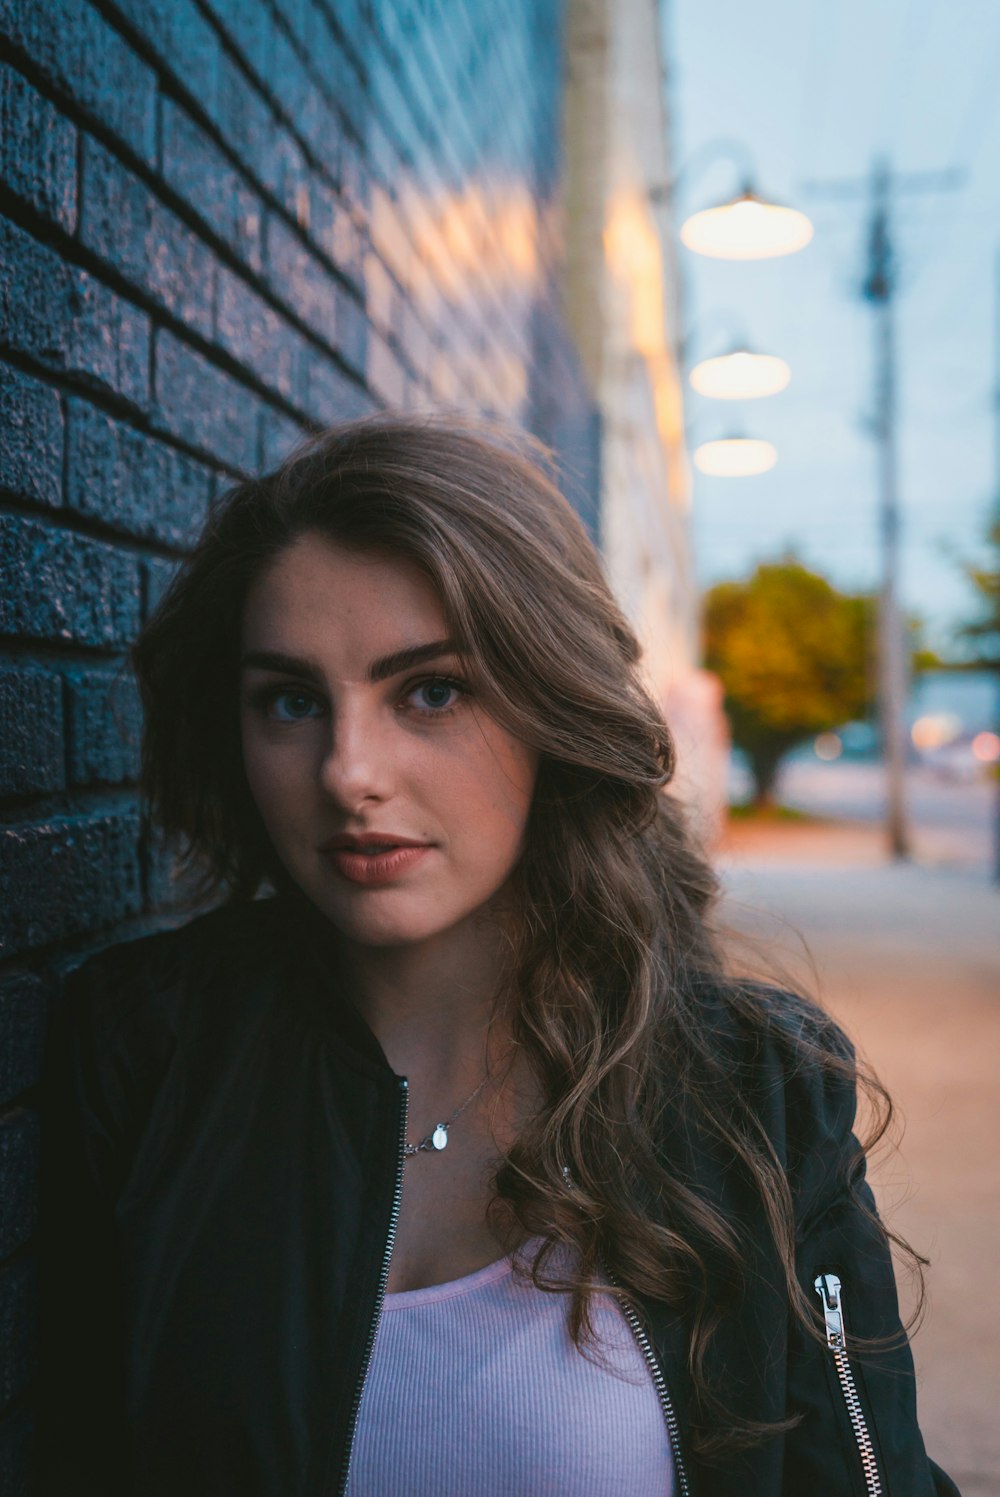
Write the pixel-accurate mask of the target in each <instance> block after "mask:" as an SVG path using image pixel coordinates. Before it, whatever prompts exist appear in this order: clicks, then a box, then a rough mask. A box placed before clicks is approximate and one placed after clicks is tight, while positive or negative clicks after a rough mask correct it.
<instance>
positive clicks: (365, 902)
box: [309, 887, 466, 947]
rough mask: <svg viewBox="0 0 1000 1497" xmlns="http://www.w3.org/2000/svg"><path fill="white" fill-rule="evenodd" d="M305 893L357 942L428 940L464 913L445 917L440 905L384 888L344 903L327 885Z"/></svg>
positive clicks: (381, 943) (391, 943)
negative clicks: (428, 905)
mask: <svg viewBox="0 0 1000 1497" xmlns="http://www.w3.org/2000/svg"><path fill="white" fill-rule="evenodd" d="M309 893H310V897H311V898H312V900H313V903H314V904H316V905H317V906H318V908H319V909H320V910H322V912H323V914H324V915H325V916H326V918H327V919H328V920H329V922H330V924H331V925H332V926H333V927H334V929H335V930H336V931H337V934H338V935H340V936H342V937H343V939H344V940H345V941H353V942H355V943H357V945H359V946H385V947H389V946H412V945H416V944H418V943H420V942H423V941H430V940H433V938H434V937H435V936H438V935H441V934H442V933H443V932H444V931H446V930H449V929H451V927H452V926H454V925H457V924H458V923H459V922H460V921H461V920H462V918H463V917H464V915H465V914H466V911H465V910H464V909H463V910H459V911H456V912H455V914H454V916H453V917H449V916H448V915H447V914H445V915H444V916H442V912H441V910H440V908H435V909H433V910H429V909H426V908H424V909H420V908H419V907H416V908H415V907H414V902H413V901H412V900H407V899H406V898H402V899H400V898H398V897H397V898H393V897H392V894H390V893H389V891H388V890H386V891H380V892H375V891H370V892H367V893H365V894H363V895H362V896H361V897H360V898H357V899H355V900H352V901H351V903H350V905H348V906H347V907H345V902H344V901H343V899H341V898H337V897H333V898H331V894H330V890H329V888H328V887H327V888H324V889H317V890H316V891H311V890H310V891H309ZM408 904H409V906H410V907H409V908H407V905H408Z"/></svg>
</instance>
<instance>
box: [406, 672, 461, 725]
mask: <svg viewBox="0 0 1000 1497" xmlns="http://www.w3.org/2000/svg"><path fill="white" fill-rule="evenodd" d="M465 694H466V688H465V686H464V685H463V684H462V682H461V681H453V680H451V679H450V678H449V677H447V676H431V677H429V678H428V679H427V680H426V681H420V682H418V684H417V685H416V686H414V687H412V688H411V690H410V692H409V697H410V699H413V698H416V701H415V702H414V706H415V707H416V709H417V711H418V712H425V713H427V715H428V716H431V715H435V716H442V715H443V714H444V713H445V712H450V711H452V709H453V708H455V707H457V706H458V700H459V698H460V697H462V696H464V695H465Z"/></svg>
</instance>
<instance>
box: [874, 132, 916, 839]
mask: <svg viewBox="0 0 1000 1497" xmlns="http://www.w3.org/2000/svg"><path fill="white" fill-rule="evenodd" d="M891 180H892V179H891V176H890V172H889V168H888V166H887V165H886V163H885V162H882V161H880V162H878V163H877V164H876V166H875V169H874V172H873V173H872V188H871V191H872V209H871V223H870V226H869V231H868V270H867V274H866V276H865V281H864V288H863V295H864V297H865V299H866V300H867V301H870V302H871V303H872V305H873V306H874V308H875V313H876V323H875V368H876V374H875V380H876V415H875V432H876V439H877V441H878V470H879V531H880V539H881V550H882V586H881V589H880V591H879V608H878V645H879V648H878V682H879V690H878V699H879V718H880V727H881V734H882V758H883V762H884V764H885V831H886V838H887V841H888V843H889V851H890V853H891V854H892V856H893V857H894V858H907V857H909V855H910V839H909V836H908V833H907V826H906V793H905V784H906V693H907V687H908V684H909V682H908V671H907V660H906V648H905V645H904V634H903V631H904V624H903V618H902V614H901V612H900V607H899V465H898V448H897V442H896V407H897V402H896V326H895V315H894V310H895V309H894V307H893V293H894V291H895V270H896V267H895V263H894V261H893V254H892V237H891V225H890V220H889V213H890V192H891Z"/></svg>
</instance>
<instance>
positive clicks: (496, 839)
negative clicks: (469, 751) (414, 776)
mask: <svg viewBox="0 0 1000 1497" xmlns="http://www.w3.org/2000/svg"><path fill="white" fill-rule="evenodd" d="M536 773H537V765H536V761H535V756H534V755H532V754H530V753H529V751H528V750H526V749H525V748H524V746H523V745H521V744H519V743H516V742H514V743H511V742H510V741H509V740H507V739H506V737H505V736H499V737H498V736H496V735H495V734H494V735H490V736H488V737H487V738H486V741H485V742H484V741H483V740H482V739H480V741H479V745H478V751H477V752H476V753H475V754H474V755H473V756H472V757H471V758H470V759H469V760H467V761H466V763H465V764H464V765H463V769H462V773H461V775H456V776H455V777H454V778H453V779H452V780H451V781H450V782H449V784H450V807H451V814H452V817H453V818H454V819H455V820H456V821H457V822H458V826H459V831H460V834H461V836H462V838H463V841H464V842H466V843H467V844H468V843H474V844H475V846H476V848H477V851H478V859H477V860H478V861H482V862H490V861H492V860H493V859H495V858H497V857H501V858H504V859H509V858H510V857H512V856H513V855H514V854H515V853H516V852H517V851H518V849H519V848H520V844H521V840H522V838H523V834H524V829H525V826H526V825H527V821H528V813H529V811H530V808H531V799H532V794H533V791H534V786H535V778H536Z"/></svg>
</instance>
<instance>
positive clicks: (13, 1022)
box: [0, 973, 48, 1104]
mask: <svg viewBox="0 0 1000 1497" xmlns="http://www.w3.org/2000/svg"><path fill="white" fill-rule="evenodd" d="M47 1017H48V994H47V992H46V989H45V985H44V983H43V982H42V981H41V979H40V978H38V977H35V976H33V975H30V974H27V973H18V975H17V976H16V977H9V978H8V979H7V980H6V982H4V983H3V984H0V1104H3V1103H7V1102H10V1101H11V1100H12V1099H13V1098H14V1097H17V1096H19V1095H20V1093H21V1092H26V1091H27V1090H28V1088H29V1087H30V1086H35V1085H37V1083H38V1081H39V1079H40V1077H41V1074H42V1057H43V1055H44V1053H45V1027H46V1020H47Z"/></svg>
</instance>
